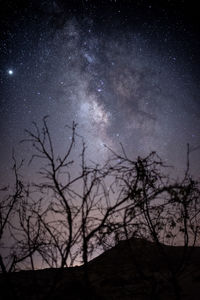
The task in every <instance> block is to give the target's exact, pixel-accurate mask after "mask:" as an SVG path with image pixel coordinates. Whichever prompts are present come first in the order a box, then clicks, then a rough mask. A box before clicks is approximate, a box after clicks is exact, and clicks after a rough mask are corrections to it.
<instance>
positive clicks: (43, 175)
mask: <svg viewBox="0 0 200 300" xmlns="http://www.w3.org/2000/svg"><path fill="white" fill-rule="evenodd" d="M33 125H34V128H33V130H32V131H30V130H27V131H26V133H27V135H28V137H27V138H26V139H24V140H23V142H29V143H31V145H32V148H33V155H32V157H31V159H30V167H31V164H32V163H33V161H34V160H36V159H37V160H39V162H40V169H39V172H38V180H37V182H36V183H34V184H32V185H30V184H25V180H24V179H23V178H22V177H21V175H19V170H20V168H21V167H22V164H20V165H19V166H17V163H16V160H15V158H13V159H14V167H13V170H14V175H15V188H14V192H13V193H12V194H11V193H10V192H9V190H8V188H7V187H6V188H2V189H1V191H2V193H4V194H5V193H6V192H7V193H8V196H7V197H4V198H2V199H1V203H0V241H1V243H2V241H3V236H4V235H5V234H7V233H9V234H10V236H11V241H12V243H11V244H8V245H7V246H5V247H6V251H4V254H2V253H1V254H0V268H1V272H2V273H7V272H12V271H15V270H19V269H20V268H29V269H32V270H34V269H35V268H36V267H38V265H39V264H42V265H43V266H48V267H51V268H60V270H61V272H60V273H59V274H58V275H57V276H55V280H54V284H52V289H54V287H56V286H57V283H58V281H59V280H60V279H61V277H62V274H63V273H62V270H64V268H65V267H69V266H74V265H75V264H77V263H80V262H81V263H83V266H84V268H83V270H84V272H83V274H84V285H85V291H86V293H83V296H84V295H85V296H84V297H85V298H84V299H93V298H94V297H96V298H95V299H97V295H95V296H94V294H95V293H94V291H93V290H92V285H91V281H90V272H89V266H88V262H89V260H90V259H91V258H92V257H94V256H95V255H97V251H98V249H99V248H100V250H101V251H103V250H105V249H108V248H111V247H112V246H114V245H115V244H116V243H118V242H119V241H120V240H121V239H127V240H130V239H131V238H133V237H134V238H137V239H138V238H139V239H142V240H147V241H151V242H153V243H154V245H155V247H156V251H157V254H158V255H159V257H161V258H162V261H163V262H164V264H165V269H167V272H165V273H163V274H161V275H162V277H163V280H164V281H165V282H168V283H169V284H170V286H171V288H172V290H173V293H174V295H175V298H176V299H177V300H178V299H181V290H180V286H179V278H180V275H181V274H182V272H183V271H184V269H185V268H187V264H188V262H189V260H190V257H191V255H192V251H193V249H194V247H195V245H196V244H197V243H198V239H199V234H200V228H199V215H200V203H199V202H200V188H199V182H198V181H196V180H194V179H193V178H192V176H191V175H190V172H189V171H190V170H189V154H190V151H189V150H190V149H189V146H188V151H187V164H186V171H185V174H184V176H183V179H172V178H171V177H170V176H169V175H167V171H168V168H167V166H165V165H164V163H163V162H162V160H161V159H160V157H159V156H158V155H157V154H156V153H155V152H152V153H150V154H149V155H148V156H146V157H144V158H141V157H138V158H137V159H135V160H132V159H130V158H129V157H128V156H127V154H126V152H125V149H124V148H123V146H122V148H121V149H122V151H121V153H120V154H119V153H116V152H114V151H113V150H112V149H109V148H108V150H110V157H109V158H108V160H107V161H105V162H104V164H102V165H99V164H95V163H90V164H89V163H88V161H87V159H86V150H87V148H86V145H85V143H84V140H83V138H82V137H80V136H79V135H78V134H77V132H76V124H75V123H73V124H72V128H70V130H71V140H70V142H69V145H68V146H67V148H66V151H65V153H64V154H63V155H59V154H57V153H56V147H55V146H54V142H53V139H52V136H51V133H50V130H49V127H48V123H47V118H46V117H45V118H44V119H43V126H42V128H41V129H40V128H39V127H38V125H37V124H36V123H34V124H33ZM77 141H78V145H79V148H80V145H81V150H80V154H79V155H77V154H75V153H74V152H73V150H74V149H75V145H76V143H77ZM4 242H5V239H4ZM168 245H182V246H183V247H182V248H181V249H182V252H180V255H179V259H178V260H177V261H176V262H174V259H173V255H172V254H173V253H172V252H171V250H170V251H169V250H168V247H167V246H168ZM129 246H130V253H131V252H132V253H133V255H132V258H133V262H134V264H135V266H136V270H137V273H138V275H139V277H140V278H142V279H145V280H146V281H147V282H149V283H150V285H151V287H152V292H151V297H152V299H156V297H157V298H158V297H159V284H160V283H159V280H157V278H155V276H154V277H152V275H147V274H145V272H144V271H143V270H142V267H141V266H140V264H139V263H138V261H137V258H135V257H134V249H133V247H134V244H133V242H130V243H129ZM2 249H3V248H2ZM52 289H51V290H50V291H49V294H50V293H51V291H52ZM89 291H90V292H89ZM49 294H48V295H49ZM48 295H47V297H48Z"/></svg>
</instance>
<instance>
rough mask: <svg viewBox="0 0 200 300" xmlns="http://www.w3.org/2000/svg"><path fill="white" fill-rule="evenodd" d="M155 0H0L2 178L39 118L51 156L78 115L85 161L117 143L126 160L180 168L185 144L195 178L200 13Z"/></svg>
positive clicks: (199, 163)
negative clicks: (153, 157) (153, 155)
mask: <svg viewBox="0 0 200 300" xmlns="http://www.w3.org/2000/svg"><path fill="white" fill-rule="evenodd" d="M159 2H161V3H159V4H158V3H156V1H150V0H148V1H147V0H140V1H139V0H138V1H130V0H127V1H125V0H124V1H120V0H115V1H109V0H107V1H105V0H104V1H103V0H102V1H89V0H88V1H86V0H82V1H62V0H54V1H53V0H49V1H43V0H41V1H11V0H8V1H0V6H1V13H0V14H1V16H0V17H1V21H0V173H1V180H3V181H6V180H8V179H9V174H10V167H11V165H12V162H11V156H12V149H13V147H14V148H15V151H16V155H17V157H19V158H20V157H24V158H25V159H28V157H30V155H31V149H30V148H28V146H27V145H24V144H19V141H20V140H21V139H23V138H24V129H25V128H27V129H30V128H31V126H32V125H31V124H32V121H36V122H37V123H38V124H41V120H42V118H43V117H44V116H45V115H49V119H48V124H49V128H50V130H51V132H52V137H53V139H54V143H55V148H56V150H57V151H58V152H61V153H62V152H64V151H65V149H66V143H68V142H69V141H70V138H71V135H70V131H69V130H67V129H66V127H65V125H66V124H67V125H71V124H72V122H73V121H75V122H76V123H77V124H78V132H79V134H80V135H82V136H83V137H84V138H85V142H86V144H87V157H88V159H91V160H93V161H98V162H101V161H104V160H105V159H106V158H107V157H108V155H109V154H108V149H107V148H105V146H104V145H105V144H106V145H107V146H109V147H110V148H112V149H114V150H115V151H119V149H120V143H122V144H123V146H124V148H125V149H126V151H127V153H128V155H129V156H130V157H132V158H134V157H136V156H137V155H140V156H143V155H147V154H148V153H149V152H150V151H152V150H155V151H157V153H158V154H159V155H160V156H161V157H162V158H163V160H164V161H165V162H167V164H170V165H174V166H175V169H176V170H177V172H178V173H180V174H181V172H182V171H183V170H184V169H185V162H186V144H187V143H189V144H190V147H191V171H192V173H193V174H195V176H198V177H199V169H200V99H199V94H200V85H199V83H200V69H199V66H200V39H199V25H200V24H199V20H200V18H199V15H198V14H199V11H198V9H197V7H195V4H193V3H192V2H191V1H184V0H180V1H170V0H168V1H167V0H166V1H159ZM29 173H30V174H31V172H30V171H27V175H29V176H31V175H30V174H29Z"/></svg>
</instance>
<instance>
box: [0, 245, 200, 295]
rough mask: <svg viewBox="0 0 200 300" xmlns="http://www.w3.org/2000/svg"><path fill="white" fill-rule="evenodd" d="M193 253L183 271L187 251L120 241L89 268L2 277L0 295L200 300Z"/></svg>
mask: <svg viewBox="0 0 200 300" xmlns="http://www.w3.org/2000/svg"><path fill="white" fill-rule="evenodd" d="M188 250H189V251H188V252H187V255H189V257H188V259H187V260H186V263H185V264H184V265H183V267H184V268H181V269H180V268H179V266H181V265H182V258H183V257H184V256H183V255H184V248H183V247H172V246H171V247H170V246H164V245H162V246H161V247H158V246H157V245H155V244H154V243H151V242H148V241H145V240H141V239H131V240H128V241H120V242H119V244H118V245H117V246H115V247H114V248H112V249H110V250H108V251H106V252H104V253H103V254H101V255H100V256H98V257H97V258H95V259H93V260H92V261H91V262H90V263H89V264H88V266H87V268H84V267H83V266H80V267H74V268H67V269H63V270H60V269H44V270H37V271H21V272H18V273H12V274H6V275H1V276H0V291H1V292H0V293H1V294H0V296H1V299H2V300H4V299H20V300H35V299H42V300H44V299H48V300H53V299H54V300H56V299H59V300H64V299H70V300H86V299H87V300H90V299H95V300H100V299H102V300H112V299H113V300H114V299H115V300H129V299H130V300H131V299H138V300H142V299H155V300H156V299H161V300H165V299H193V300H197V299H200V248H198V247H196V248H194V249H193V251H191V250H192V249H190V248H189V249H188ZM190 251H191V253H190ZM190 254H191V255H190ZM178 270H179V272H178Z"/></svg>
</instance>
